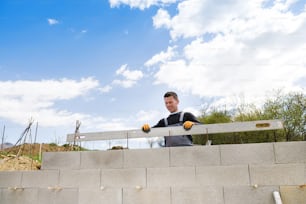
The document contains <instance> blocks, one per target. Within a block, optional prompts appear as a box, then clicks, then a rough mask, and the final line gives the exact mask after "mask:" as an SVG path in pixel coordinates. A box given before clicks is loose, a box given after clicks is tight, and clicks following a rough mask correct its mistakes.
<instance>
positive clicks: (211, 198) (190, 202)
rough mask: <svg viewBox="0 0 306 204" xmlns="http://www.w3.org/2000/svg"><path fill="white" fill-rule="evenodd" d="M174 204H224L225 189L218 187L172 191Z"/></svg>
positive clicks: (174, 189)
mask: <svg viewBox="0 0 306 204" xmlns="http://www.w3.org/2000/svg"><path fill="white" fill-rule="evenodd" d="M171 190H172V193H171V196H172V204H202V203H209V204H224V199H223V188H222V187H216V186H205V187H199V188H196V187H192V188H177V187H174V188H172V189H171Z"/></svg>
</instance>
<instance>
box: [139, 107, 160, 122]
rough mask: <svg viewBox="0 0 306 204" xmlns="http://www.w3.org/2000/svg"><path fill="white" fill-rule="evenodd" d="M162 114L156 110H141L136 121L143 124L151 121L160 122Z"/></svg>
mask: <svg viewBox="0 0 306 204" xmlns="http://www.w3.org/2000/svg"><path fill="white" fill-rule="evenodd" d="M160 118H161V113H160V112H158V111H155V110H150V111H144V110H141V111H139V112H138V113H136V120H137V121H139V122H143V123H148V122H151V121H155V123H156V122H157V121H158V120H160Z"/></svg>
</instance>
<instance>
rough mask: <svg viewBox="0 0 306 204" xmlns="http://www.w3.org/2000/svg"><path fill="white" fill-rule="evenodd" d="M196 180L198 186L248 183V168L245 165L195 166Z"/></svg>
mask: <svg viewBox="0 0 306 204" xmlns="http://www.w3.org/2000/svg"><path fill="white" fill-rule="evenodd" d="M196 181H197V182H198V184H199V185H200V186H203V185H204V186H229V185H230V186H233V185H249V184H250V178H249V169H248V166H247V165H236V166H207V167H197V168H196Z"/></svg>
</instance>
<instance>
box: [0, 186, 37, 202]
mask: <svg viewBox="0 0 306 204" xmlns="http://www.w3.org/2000/svg"><path fill="white" fill-rule="evenodd" d="M37 196H38V190H37V189H17V190H10V189H2V196H1V199H0V202H1V204H38V203H37Z"/></svg>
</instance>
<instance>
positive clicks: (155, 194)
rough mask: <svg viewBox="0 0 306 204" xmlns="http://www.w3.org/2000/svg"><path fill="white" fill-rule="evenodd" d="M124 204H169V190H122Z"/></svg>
mask: <svg viewBox="0 0 306 204" xmlns="http://www.w3.org/2000/svg"><path fill="white" fill-rule="evenodd" d="M123 203H124V204H144V203H145V204H156V203H162V204H171V198H170V188H143V189H135V188H125V189H123Z"/></svg>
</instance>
